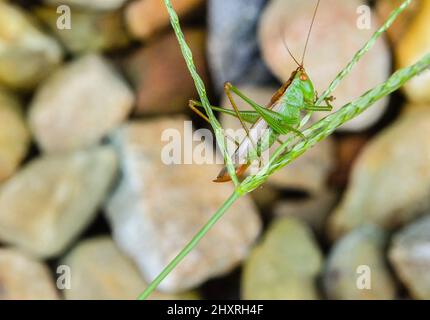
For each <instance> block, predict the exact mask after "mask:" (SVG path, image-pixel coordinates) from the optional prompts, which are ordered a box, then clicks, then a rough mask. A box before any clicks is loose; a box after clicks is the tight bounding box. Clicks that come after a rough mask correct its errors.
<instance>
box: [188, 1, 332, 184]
mask: <svg viewBox="0 0 430 320" xmlns="http://www.w3.org/2000/svg"><path fill="white" fill-rule="evenodd" d="M319 3H320V0H318V2H317V5H316V7H315V11H314V14H313V18H312V22H311V26H310V28H309V32H308V36H307V39H306V44H305V48H304V50H303V55H302V59H301V63H298V61H297V60H296V58H295V57H294V56H293V54H292V53H291V51H290V50H289V48H288V46H287V44H286V42H285V41H284V45H285V47H286V49H287V51H288V53H289V55H290V56H291V57H292V59H293V60H294V61H295V63H296V64H297V65H298V67H297V69H296V70H294V71H293V72H292V74H291V76H290V78H289V79H288V81H287V82H285V83H284V84H283V85H282V86H281V87H280V88H279V90H278V91H277V92H276V93H275V94H274V95H273V97H272V99H271V100H270V102H269V103H268V104H267V106H266V107H263V106H261V105H259V104H257V103H256V102H254V101H252V100H251V99H250V98H248V97H247V96H246V95H245V94H244V93H242V92H241V91H240V90H239V89H237V88H236V87H235V86H233V85H232V84H231V83H230V82H227V83H225V85H224V91H225V94H226V95H227V97H228V99H229V101H230V103H231V105H232V107H233V110H230V109H226V108H222V107H216V106H211V109H212V110H214V111H217V112H222V113H224V114H227V115H231V116H234V117H236V118H237V119H239V121H240V123H241V125H242V127H243V128H244V129H245V131H246V137H245V138H244V140H242V142H241V143H238V144H237V149H236V151H235V152H234V154H233V157H234V159H236V160H237V162H236V163H238V164H236V167H235V170H236V175H237V176H238V177H240V176H242V175H243V174H244V173H245V172H246V170H247V169H248V167H249V166H250V164H251V163H252V162H253V161H254V160H256V159H257V158H259V156H260V154H261V152H262V151H265V150H267V149H268V148H270V147H271V146H272V145H273V144H274V143H275V142H276V141H278V142H282V141H280V140H279V136H280V135H286V134H289V133H293V134H295V135H297V136H300V137H304V136H303V134H302V132H301V131H299V130H298V127H299V125H300V121H301V114H302V112H303V111H305V112H313V111H331V110H332V108H333V107H332V105H331V104H330V102H331V101H333V100H334V98H333V97H328V98H326V99H325V102H326V105H320V106H318V105H315V102H316V101H317V99H318V97H317V93H316V91H315V89H314V85H313V83H312V81H311V79H310V78H309V76H308V75H307V73H306V71H305V68H304V66H303V65H304V59H305V55H306V48H307V45H308V42H309V38H310V34H311V31H312V26H313V24H314V21H315V17H316V13H317V11H318V7H319ZM233 93H234V94H235V95H237V96H238V97H239V98H241V99H242V100H244V101H245V102H246V103H247V104H249V105H250V106H251V107H252V108H253V109H254V110H253V111H239V109H238V107H237V104H236V103H235V100H234V98H233ZM189 107H190V108H191V109H192V110H193V111H194V112H195V113H197V114H198V115H199V116H200V117H202V118H203V119H205V120H206V121H207V122H209V119H208V117H207V116H206V115H204V114H203V113H202V112H201V111H200V110H199V108H202V107H203V105H202V103H201V102H198V101H194V100H191V101H190V103H189ZM245 123H250V124H251V125H252V126H251V128H248V127H247V126H246V124H245ZM230 180H231V177H230V175H229V174H228V171H227V168H226V167H224V168H223V169H222V170H221V172H220V173H219V174H218V176H217V178H216V179H215V180H214V182H227V181H230Z"/></svg>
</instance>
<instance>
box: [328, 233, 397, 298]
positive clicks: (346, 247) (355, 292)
mask: <svg viewBox="0 0 430 320" xmlns="http://www.w3.org/2000/svg"><path fill="white" fill-rule="evenodd" d="M386 242H387V234H386V233H385V232H384V231H383V230H382V229H380V228H378V227H375V226H372V225H365V226H362V227H359V228H357V229H354V230H353V231H351V232H350V233H348V234H347V235H345V236H344V237H342V238H341V239H339V240H338V241H337V242H336V243H335V244H334V246H333V247H332V248H331V250H330V253H329V256H328V259H327V262H326V266H325V270H324V276H323V286H324V290H325V293H326V295H327V298H328V299H333V300H392V299H395V296H396V286H395V282H394V279H393V278H392V276H391V274H390V271H389V269H388V266H387V263H386V261H385V257H384V248H385V245H386Z"/></svg>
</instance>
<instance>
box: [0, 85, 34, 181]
mask: <svg viewBox="0 0 430 320" xmlns="http://www.w3.org/2000/svg"><path fill="white" fill-rule="evenodd" d="M29 144H30V134H29V130H28V128H27V125H26V123H25V120H24V115H23V112H22V109H21V105H20V103H19V102H18V100H17V99H16V98H15V97H13V96H12V95H11V94H10V93H8V92H6V91H5V90H3V89H2V88H0V181H3V180H5V179H7V178H9V177H10V176H11V175H12V174H13V173H14V172H15V170H16V169H17V167H18V165H19V163H20V162H21V160H22V159H23V158H24V156H25V154H26V153H27V150H28V147H29Z"/></svg>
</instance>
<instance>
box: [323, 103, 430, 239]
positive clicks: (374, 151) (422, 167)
mask: <svg viewBox="0 0 430 320" xmlns="http://www.w3.org/2000/svg"><path fill="white" fill-rule="evenodd" d="M408 110H409V112H407V113H405V114H403V115H401V116H400V118H399V120H397V122H396V123H394V124H393V125H391V127H389V128H387V129H385V130H384V131H383V132H381V133H380V134H379V135H378V136H377V137H376V138H374V139H373V140H372V141H371V142H370V143H369V144H367V145H366V146H365V147H364V149H363V151H362V153H361V155H360V156H359V158H358V159H357V160H356V161H355V164H354V168H353V171H352V177H351V179H350V183H349V185H348V188H347V190H346V193H345V195H344V197H343V199H342V201H341V203H340V204H339V206H338V207H337V208H336V209H335V211H334V213H333V214H332V215H331V216H330V219H329V235H330V237H331V238H336V237H338V236H339V235H341V234H344V233H346V232H348V231H350V230H352V229H354V228H355V227H357V226H359V225H362V224H366V223H372V224H377V225H379V226H382V227H384V228H387V229H392V228H395V227H398V226H401V225H403V224H405V223H407V222H408V221H410V220H411V219H413V218H414V217H416V216H417V215H418V214H420V213H422V212H423V211H424V210H426V209H427V208H429V207H430V162H429V154H430V140H429V139H428V136H429V135H430V110H429V108H428V106H425V107H422V108H419V107H416V108H409V109H408Z"/></svg>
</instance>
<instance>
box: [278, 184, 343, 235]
mask: <svg viewBox="0 0 430 320" xmlns="http://www.w3.org/2000/svg"><path fill="white" fill-rule="evenodd" d="M336 200H337V194H336V192H334V191H331V190H324V191H321V192H319V193H317V194H313V195H310V196H307V197H305V198H299V199H285V200H281V201H279V202H278V203H277V204H276V205H275V206H274V208H273V212H274V214H275V215H276V216H278V217H294V218H297V219H300V220H302V221H303V222H305V223H307V224H308V225H309V226H311V227H312V228H313V229H314V230H315V231H318V232H320V231H322V229H323V228H324V227H325V221H326V218H327V217H328V215H329V213H330V212H331V211H332V209H333V207H334V206H335V204H336Z"/></svg>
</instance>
